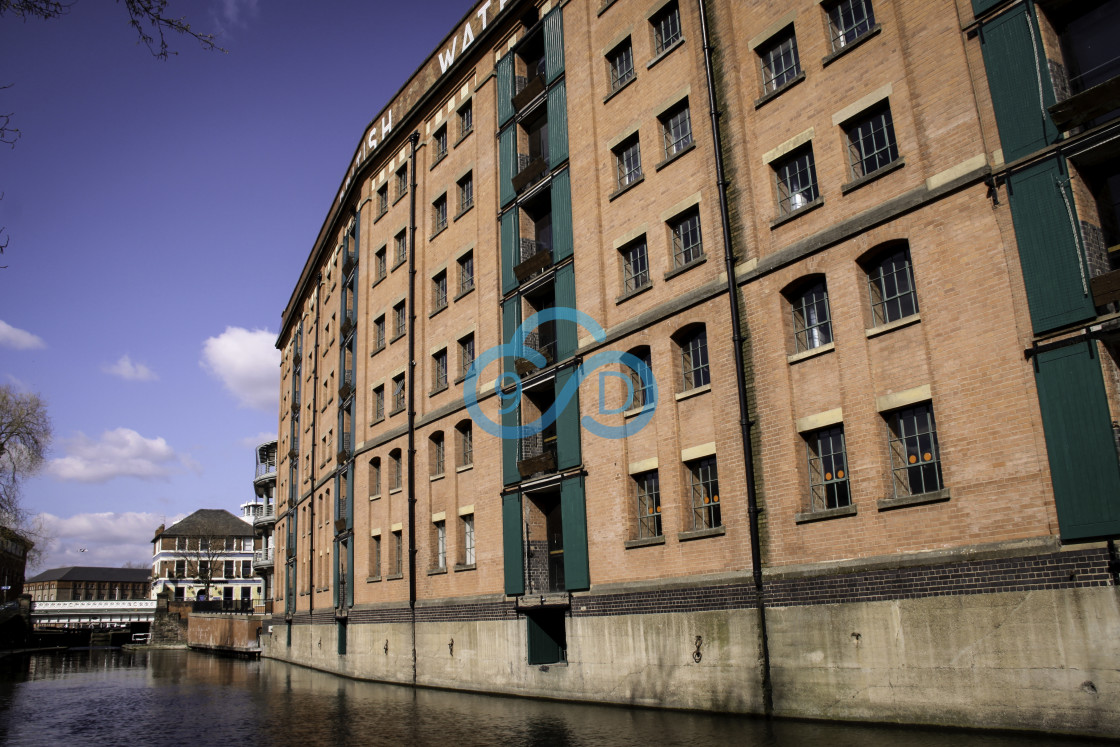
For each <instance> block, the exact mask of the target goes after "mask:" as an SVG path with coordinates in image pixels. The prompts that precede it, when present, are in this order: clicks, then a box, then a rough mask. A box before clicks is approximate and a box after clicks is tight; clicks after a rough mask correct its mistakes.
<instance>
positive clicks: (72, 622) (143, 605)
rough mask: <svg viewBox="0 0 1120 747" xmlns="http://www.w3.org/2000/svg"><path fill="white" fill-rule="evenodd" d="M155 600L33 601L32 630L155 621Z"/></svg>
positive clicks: (110, 625) (115, 625) (120, 625)
mask: <svg viewBox="0 0 1120 747" xmlns="http://www.w3.org/2000/svg"><path fill="white" fill-rule="evenodd" d="M155 615H156V600H155V599H97V600H90V601H85V600H83V601H69V602H32V603H31V624H32V626H33V627H36V628H42V627H51V628H97V627H125V626H128V625H130V624H132V623H138V622H146V623H150V622H152V620H153V619H155Z"/></svg>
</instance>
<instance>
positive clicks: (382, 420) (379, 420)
mask: <svg viewBox="0 0 1120 747" xmlns="http://www.w3.org/2000/svg"><path fill="white" fill-rule="evenodd" d="M384 422H385V416H384V415H382V416H381V417H379V418H378V419H377V420H374V421H373V422H372V423H370V425H371V426H374V425H378V424H380V423H384Z"/></svg>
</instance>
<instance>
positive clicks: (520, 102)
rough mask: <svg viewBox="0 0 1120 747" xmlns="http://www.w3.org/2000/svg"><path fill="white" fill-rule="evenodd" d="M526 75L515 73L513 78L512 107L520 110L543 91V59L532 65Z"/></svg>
mask: <svg viewBox="0 0 1120 747" xmlns="http://www.w3.org/2000/svg"><path fill="white" fill-rule="evenodd" d="M533 67H534V68H535V69H533V70H530V71H529V74H528V75H517V76H514V78H513V109H514V111H521V110H522V109H524V108H525V106H526V105H527V104H529V102H531V101H533V100H534V99H536V98H537V96H540V95H541V94H542V93H544V89H545V82H544V60H541V61H540V64H538V65H534V66H533Z"/></svg>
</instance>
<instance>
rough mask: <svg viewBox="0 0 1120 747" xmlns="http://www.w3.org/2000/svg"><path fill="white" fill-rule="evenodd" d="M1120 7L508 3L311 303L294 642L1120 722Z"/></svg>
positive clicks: (286, 464) (697, 701)
mask: <svg viewBox="0 0 1120 747" xmlns="http://www.w3.org/2000/svg"><path fill="white" fill-rule="evenodd" d="M1118 30H1120V3H1118V2H1117V1H1116V0H1109V2H1103V3H1086V4H1066V3H1061V2H1052V3H1037V4H1036V3H1032V2H1029V1H1028V2H1019V3H1013V2H991V1H990V0H973V2H969V1H968V0H934V1H933V2H915V1H911V0H895V1H893V2H892V1H888V0H839V2H833V1H829V2H816V1H815V0H801V1H800V2H796V3H791V2H781V3H779V2H754V3H741V2H728V1H724V0H711V1H709V2H702V3H700V2H685V1H684V0H670V1H669V2H666V1H665V0H607V1H606V2H602V0H569V1H568V2H555V1H549V2H544V3H538V4H534V3H532V2H516V1H515V0H509V1H508V2H500V3H498V2H483V3H481V4H478V5H476V6H475V7H474V8H472V9H471V11H470V12H469V13H468V14H467V15H466V16H465V17H464V18H463V19H462V21H461V22H460V23H459V24H458V25H457V26H456V27H455V28H453V29H452V30H451V31H450V34H449V36H448V37H447V38H446V39H445V41H444V42H443V43H442V44H441V45H440V46H439V47H438V49H437V50H436V52H434V53H433V54H432V56H431V57H429V59H428V60H427V61H426V62H425V64H424V65H423V66H422V67H421V68H420V69H419V70H417V71H416V72H415V73H413V75H412V76H411V77H410V78H409V80H408V82H407V83H406V84H405V85H404V87H402V89H401V91H400V92H399V93H398V94H397V96H396V97H395V98H394V99H393V100H392V101H391V102H389V104H388V105H387V106H386V107H385V108H384V109H383V110H382V111H381V112H379V113H378V114H377V115H376V116H375V117H374V119H373V121H372V123H371V124H370V125H369V127H368V128H367V130H366V131H365V132H364V133H363V134H362V136H361V139H360V142H359V144H358V148H357V150H356V152H355V156H354V158H353V160H352V163H351V165H350V168H349V171H348V172H347V174H346V177H345V180H344V182H343V184H342V186H341V189H340V191H339V193H338V194H337V197H336V200H335V202H334V206H333V208H332V210H331V211H330V213H329V215H328V216H327V218H326V220H325V222H324V224H323V227H322V229H321V231H320V234H319V236H318V238H317V240H316V243H315V245H314V246H313V247H312V249H311V252H310V255H309V258H308V260H307V263H306V265H305V266H304V268H303V271H302V273H301V275H300V277H299V279H298V282H297V283H296V285H295V288H294V290H293V292H292V295H291V299H290V301H289V303H288V306H287V308H286V309H285V310H284V316H283V326H282V331H281V334H280V337H279V340H278V343H277V344H278V347H279V348H280V349H281V350H282V353H283V363H282V385H281V417H280V442H279V453H280V458H279V464H278V486H277V496H278V507H277V511H278V520H277V523H276V535H275V545H276V549H277V555H276V587H275V600H276V607H275V609H274V617H273V623H274V625H273V628H272V636H271V638H270V640H269V641H267V642H266V646H265V651H266V655H268V656H272V657H275V658H280V659H285V660H289V661H293V662H297V663H300V664H305V665H310V666H315V667H319V668H323V669H327V670H331V671H338V672H341V673H345V674H347V675H350V676H357V677H366V678H372V679H382V680H389V681H398V682H414V683H419V684H425V685H433V686H446V687H455V688H468V689H480V690H489V691H495V692H508V693H519V694H528V695H542V696H548V697H562V698H578V699H593V700H605V701H611V702H623V703H634V704H647V705H657V706H672V707H684V708H706V709H716V710H730V711H742V712H753V713H772V714H777V715H786V716H800V717H822V718H848V719H864V720H887V721H907V722H922V723H948V724H956V725H971V726H995V727H1006V728H1040V729H1041V728H1050V729H1056V730H1063V731H1073V732H1085V733H1117V732H1120V716H1118V714H1117V712H1116V710H1115V709H1114V708H1112V707H1111V705H1110V704H1111V702H1112V701H1113V699H1114V696H1115V695H1116V693H1117V689H1118V685H1120V682H1118V678H1117V677H1116V675H1115V672H1116V671H1117V669H1118V668H1117V663H1118V662H1120V651H1118V650H1117V643H1116V640H1117V636H1116V633H1117V632H1118V627H1120V608H1118V604H1117V598H1116V590H1115V583H1116V578H1115V575H1114V571H1110V565H1109V558H1110V552H1111V553H1113V554H1115V551H1114V549H1113V548H1112V545H1111V540H1110V538H1111V537H1114V536H1115V535H1116V534H1117V533H1120V462H1118V459H1117V448H1116V441H1115V436H1114V426H1113V425H1112V423H1113V422H1114V421H1115V419H1116V414H1117V402H1118V393H1117V369H1116V356H1117V348H1116V343H1117V341H1116V338H1115V335H1116V333H1115V329H1116V322H1115V318H1116V315H1115V314H1114V313H1113V312H1112V309H1113V308H1114V307H1113V306H1110V304H1112V303H1113V302H1115V301H1117V300H1120V298H1118V297H1117V294H1116V290H1115V289H1116V287H1117V285H1118V283H1117V281H1116V278H1117V275H1116V274H1114V273H1113V272H1111V266H1112V260H1111V259H1110V253H1109V247H1115V246H1116V245H1117V243H1118V239H1117V233H1118V232H1117V226H1118V225H1120V221H1118V220H1117V202H1118V198H1117V197H1116V195H1117V194H1120V192H1118V191H1117V190H1118V189H1120V184H1118V181H1117V179H1116V166H1115V164H1116V163H1117V160H1116V159H1115V158H1114V157H1113V153H1112V152H1113V150H1115V148H1116V147H1118V146H1117V145H1116V143H1117V142H1120V139H1117V136H1118V135H1120V120H1116V119H1114V115H1115V113H1116V111H1115V110H1117V109H1118V108H1120V98H1118V96H1117V88H1116V85H1115V81H1116V80H1117V78H1115V77H1114V76H1115V74H1116V73H1117V72H1120V69H1118V68H1117V66H1116V60H1115V59H1114V55H1113V53H1112V51H1111V50H1112V47H1113V46H1114V45H1112V44H1111V43H1110V42H1109V40H1110V39H1115V38H1116V31H1118ZM1028 73H1029V75H1028ZM1053 81H1058V83H1057V84H1054V83H1053ZM1028 84H1029V85H1028ZM1055 91H1059V92H1060V93H1055ZM1058 99H1061V101H1060V102H1059V101H1058ZM713 112H716V113H715V114H714V113H713ZM717 125H718V129H713V127H715V126H717ZM413 133H416V136H415V138H412V139H410V135H412V134H413ZM561 309H565V310H570V309H578V311H579V312H581V313H582V315H583V316H579V317H575V316H573V315H572V314H571V313H569V312H567V311H560V312H559V313H557V310H561ZM535 315H540V316H535ZM523 323H525V324H526V327H524V328H521V325H522V324H523ZM502 344H508V345H509V347H508V348H504V349H503V350H502V351H498V352H496V353H493V354H491V351H493V349H494V348H495V347H496V346H499V345H502ZM612 353H614V354H618V353H627V354H629V355H628V356H625V357H623V358H621V359H620V358H619V357H618V355H615V356H614V357H613V358H611V357H610V355H611V354H612ZM410 361H411V362H412V365H409V362H410ZM642 372H647V374H646V375H643V373H642ZM648 372H652V376H649V375H648ZM465 395H466V396H465ZM534 423H535V424H537V425H536V426H533V427H528V426H531V425H532V424H534ZM502 426H504V428H505V430H504V431H503V430H501V427H502ZM519 426H521V428H520V429H519ZM503 436H504V437H503ZM1105 540H1108V544H1106V542H1105ZM324 644H327V645H324ZM555 665H562V666H555ZM1086 683H1090V684H1091V686H1090V685H1087V684H1086Z"/></svg>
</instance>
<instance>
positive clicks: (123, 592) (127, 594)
mask: <svg viewBox="0 0 1120 747" xmlns="http://www.w3.org/2000/svg"><path fill="white" fill-rule="evenodd" d="M150 575H151V572H150V571H149V570H148V569H147V568H98V567H93V566H66V567H65V568H51V569H50V570H48V571H43V572H42V573H40V574H38V575H37V576H35V577H34V578H31V579H28V581H27V583H26V584H25V585H24V589H25V591H26V593H28V594H30V595H31V599H32V601H35V602H69V601H87V602H88V601H94V600H103V599H105V600H108V599H147V598H148V590H149V585H148V579H149V577H150Z"/></svg>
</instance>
